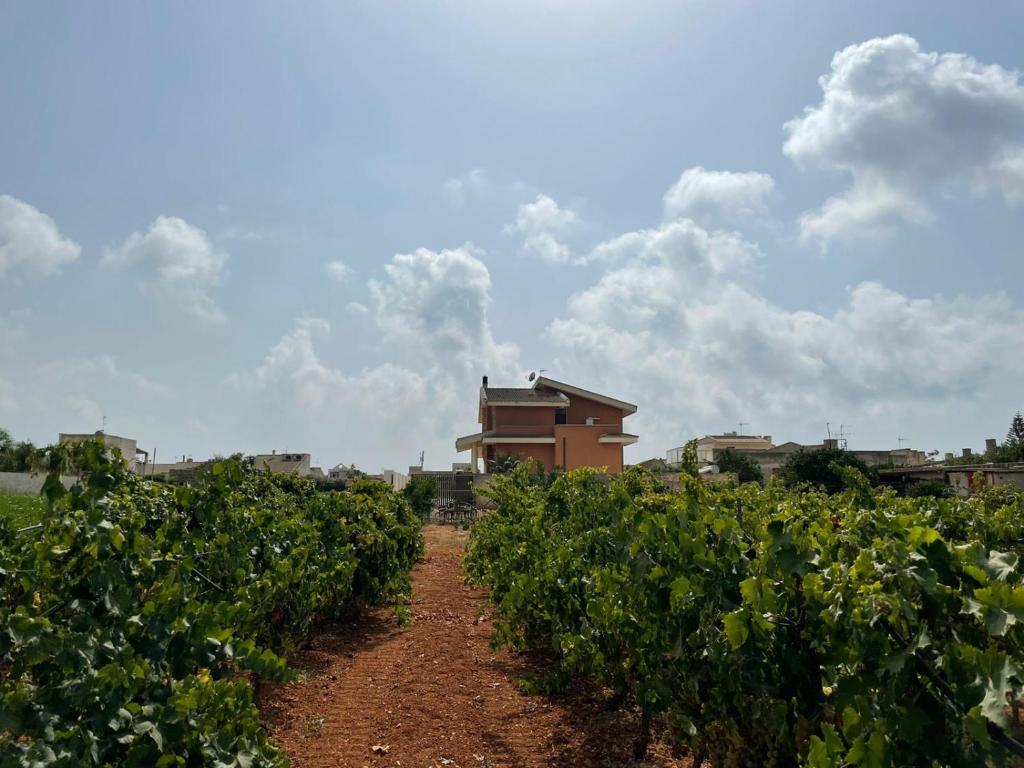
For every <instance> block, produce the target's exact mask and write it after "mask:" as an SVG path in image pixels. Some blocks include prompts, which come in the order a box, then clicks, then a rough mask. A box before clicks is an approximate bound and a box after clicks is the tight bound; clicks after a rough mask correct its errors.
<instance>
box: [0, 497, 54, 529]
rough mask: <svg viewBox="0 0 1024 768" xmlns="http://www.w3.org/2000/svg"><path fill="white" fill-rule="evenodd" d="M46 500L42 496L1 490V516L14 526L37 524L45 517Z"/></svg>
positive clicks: (21, 526) (22, 526)
mask: <svg viewBox="0 0 1024 768" xmlns="http://www.w3.org/2000/svg"><path fill="white" fill-rule="evenodd" d="M45 511H46V500H45V499H44V498H43V497H42V496H26V495H23V494H18V493H8V492H7V491H0V518H3V519H5V520H7V521H8V523H9V525H10V526H11V527H12V528H24V527H25V526H28V525H35V524H36V523H38V522H39V521H40V520H42V519H43V513H44V512H45Z"/></svg>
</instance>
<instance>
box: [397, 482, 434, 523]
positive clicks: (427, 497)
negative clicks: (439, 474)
mask: <svg viewBox="0 0 1024 768" xmlns="http://www.w3.org/2000/svg"><path fill="white" fill-rule="evenodd" d="M402 496H404V497H405V500H406V501H408V502H409V506H410V507H412V511H413V512H415V513H416V514H417V515H419V518H420V519H421V520H427V519H428V518H429V517H430V510H431V508H432V507H433V506H434V499H435V498H436V496H437V480H436V479H435V478H434V477H433V475H413V476H412V477H410V478H409V482H408V483H406V486H405V488H403V489H402Z"/></svg>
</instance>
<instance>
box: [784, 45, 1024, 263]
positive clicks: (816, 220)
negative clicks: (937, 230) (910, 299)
mask: <svg viewBox="0 0 1024 768" xmlns="http://www.w3.org/2000/svg"><path fill="white" fill-rule="evenodd" d="M819 82H820V84H821V89H822V99H821V101H820V102H819V103H818V104H817V105H814V106H811V107H807V108H806V109H805V110H804V114H803V115H802V116H801V117H798V118H795V119H793V120H791V121H789V122H788V123H786V125H785V130H786V132H787V134H788V137H787V139H786V142H785V144H784V146H783V151H784V152H785V154H786V155H788V156H789V157H790V158H792V159H793V160H794V161H795V162H796V163H797V164H798V165H799V166H800V167H801V168H807V169H822V170H834V171H843V172H846V173H849V174H850V175H851V176H852V178H853V185H852V187H851V188H850V189H849V190H848V191H847V192H845V193H843V194H841V195H839V196H837V197H833V198H830V199H829V200H828V201H826V203H825V204H824V205H823V206H822V208H821V209H819V210H817V211H811V212H808V213H807V214H805V215H804V216H803V217H802V218H801V220H800V223H799V224H800V232H801V236H802V237H803V238H804V239H806V240H817V241H820V242H822V243H826V242H828V241H830V240H838V239H847V240H850V239H857V238H863V237H876V236H879V235H884V234H885V233H886V232H888V231H889V230H890V229H891V228H892V227H893V226H894V225H896V224H902V223H908V222H909V223H924V222H928V221H930V220H931V218H932V214H931V213H930V210H929V205H928V199H929V197H930V196H931V195H933V194H935V193H936V192H938V193H942V194H946V195H952V194H960V193H963V192H964V191H968V192H975V193H994V194H998V195H1000V196H1002V197H1003V198H1004V199H1005V200H1006V201H1008V202H1011V203H1013V202H1019V201H1020V200H1021V199H1022V198H1024V86H1022V85H1021V83H1020V80H1019V75H1018V74H1017V73H1016V72H1012V71H1010V70H1006V69H1004V68H1002V67H1000V66H998V65H986V64H982V63H980V62H978V61H977V60H975V59H973V58H971V57H970V56H966V55H964V54H960V53H934V52H926V51H922V50H921V47H920V45H919V44H918V42H917V41H916V40H914V39H913V38H912V37H908V36H906V35H893V36H892V37H887V38H876V39H873V40H868V41H867V42H864V43H859V44H857V45H851V46H850V47H848V48H845V49H843V50H842V51H839V52H838V53H836V55H835V56H834V57H833V59H832V67H831V71H830V72H829V73H828V74H826V75H824V76H822V77H821V78H820V80H819Z"/></svg>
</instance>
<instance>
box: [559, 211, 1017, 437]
mask: <svg viewBox="0 0 1024 768" xmlns="http://www.w3.org/2000/svg"><path fill="white" fill-rule="evenodd" d="M594 257H595V258H594V260H595V262H599V263H605V264H606V265H607V266H606V268H605V271H604V273H603V274H602V275H601V276H600V278H599V279H598V280H597V282H596V283H594V284H593V285H591V286H590V287H588V288H586V289H584V290H581V291H579V292H578V293H576V294H574V295H573V296H572V297H571V298H570V300H569V302H568V305H567V307H566V310H565V312H564V313H563V314H562V316H561V317H559V318H557V319H555V320H554V321H553V322H552V323H551V324H550V326H549V328H548V336H549V338H550V339H551V340H552V341H553V342H554V343H555V345H556V346H557V347H558V348H559V349H560V350H561V351H562V353H563V357H562V358H560V361H559V363H560V365H561V366H562V367H564V368H568V369H570V370H571V375H572V377H573V378H574V380H575V379H579V380H581V381H584V382H587V384H586V385H587V386H589V387H592V388H597V389H599V390H602V389H603V390H606V391H608V392H609V393H610V394H613V395H617V396H620V397H623V398H624V399H627V400H631V401H633V402H638V403H641V404H643V407H642V408H641V410H640V411H639V412H638V414H637V416H636V417H635V420H634V421H633V425H632V426H633V428H634V429H636V430H638V431H639V432H640V433H641V434H642V435H644V436H645V437H644V446H646V447H644V448H643V449H642V451H641V453H643V454H644V455H654V454H655V453H656V452H657V450H658V449H660V448H661V447H663V446H667V445H670V444H672V443H675V442H678V441H681V440H683V439H685V438H686V437H687V436H692V435H693V434H704V433H706V432H709V431H713V430H716V429H719V430H720V429H722V428H728V427H729V426H730V425H735V424H736V423H737V422H738V421H740V420H744V421H751V420H752V419H758V420H759V421H761V423H765V422H772V421H775V422H778V423H783V424H784V425H785V427H786V429H787V431H790V434H791V435H792V434H794V433H796V434H798V435H799V434H805V435H807V434H809V435H811V436H812V437H817V436H819V433H820V432H822V431H823V429H824V422H825V421H826V420H828V419H829V418H830V417H835V415H836V414H840V415H841V414H843V413H846V414H850V413H859V414H861V415H862V416H864V417H865V418H866V417H867V415H870V414H874V415H877V414H878V413H880V412H883V411H889V412H890V413H891V416H892V417H893V418H895V417H896V416H900V417H901V418H910V416H909V415H908V414H912V413H916V414H921V415H922V418H923V416H924V414H927V413H931V414H934V413H940V412H942V409H943V408H944V407H946V406H947V405H948V404H949V403H951V402H954V401H955V400H958V399H962V398H964V397H966V396H968V395H970V396H971V397H972V398H974V397H986V396H988V397H992V398H995V399H998V398H997V397H996V395H995V394H994V393H997V392H999V391H1000V390H999V387H1000V386H1002V385H1001V384H1000V383H999V382H1010V381H1014V380H1016V379H1017V377H1019V376H1020V375H1021V374H1022V373H1024V360H1022V359H1021V358H1020V355H1019V354H1017V350H1018V349H1019V347H1020V339H1021V338H1024V312H1021V311H1020V310H1019V309H1017V308H1016V307H1014V306H1013V305H1012V303H1011V302H1010V301H1009V300H1008V299H1007V298H1006V297H1005V296H1003V295H1001V294H996V295H992V296H984V297H978V298H968V297H956V298H944V297H942V296H935V297H930V298H919V299H915V298H910V297H908V296H905V295H902V294H900V293H898V292H896V291H893V290H891V289H888V288H885V287H884V286H882V285H879V284H877V283H871V282H865V283H861V284H859V285H856V286H854V287H852V288H851V289H849V292H848V296H847V299H846V301H845V302H844V303H842V304H841V305H840V306H838V307H837V308H836V309H834V310H833V311H831V312H825V313H821V312H811V311H805V310H794V309H787V308H784V307H781V306H779V305H777V304H775V303H773V302H772V301H770V300H768V299H766V298H765V297H764V296H761V295H759V293H758V292H757V291H756V290H755V289H754V288H753V287H752V285H751V283H752V280H751V277H752V276H753V275H756V272H757V265H758V264H759V262H760V261H761V259H762V255H761V252H760V250H759V249H758V247H757V246H756V245H754V244H753V243H750V242H747V241H745V240H744V239H743V238H742V237H741V236H739V235H737V234H735V233H727V232H721V231H719V232H708V231H707V230H705V229H703V228H701V227H699V226H698V225H697V224H695V223H694V222H692V221H690V220H687V219H679V220H675V221H672V222H667V223H663V224H662V225H661V226H659V227H657V228H654V229H648V230H639V231H636V232H628V233H625V234H623V235H621V236H618V237H616V238H613V239H611V240H609V241H607V242H605V243H602V244H601V245H599V246H598V247H597V248H595V249H594ZM566 375H570V374H568V373H567V374H566ZM1004 389H1005V387H1004ZM904 423H906V422H904Z"/></svg>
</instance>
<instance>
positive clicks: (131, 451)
mask: <svg viewBox="0 0 1024 768" xmlns="http://www.w3.org/2000/svg"><path fill="white" fill-rule="evenodd" d="M92 440H102V441H103V444H104V445H105V446H106V447H107V448H116V449H117V450H118V452H119V453H120V454H121V458H122V459H124V460H125V461H127V462H128V467H129V468H130V469H131V470H132V471H133V472H138V471H139V470H140V469H141V467H142V462H140V461H139V458H138V457H139V456H145V457H146V458H147V459H148V458H149V454H148V453H146V451H142V450H139V447H138V443H137V441H135V440H133V439H132V438H130V437H119V436H118V435H108V434H107V433H106V432H104V431H103V430H102V429H99V430H97V431H95V432H90V433H74V432H61V433H60V434H59V435H58V436H57V442H58V444H60V445H67V444H70V443H86V442H90V441H92Z"/></svg>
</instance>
